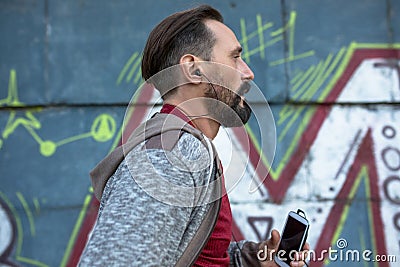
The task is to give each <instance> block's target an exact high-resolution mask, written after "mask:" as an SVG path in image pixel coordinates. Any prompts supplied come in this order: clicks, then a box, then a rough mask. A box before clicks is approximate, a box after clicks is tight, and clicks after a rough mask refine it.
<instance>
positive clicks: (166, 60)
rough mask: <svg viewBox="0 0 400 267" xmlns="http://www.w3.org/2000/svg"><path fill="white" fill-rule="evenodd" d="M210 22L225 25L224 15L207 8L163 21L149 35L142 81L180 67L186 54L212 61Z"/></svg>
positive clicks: (179, 14)
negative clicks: (167, 69) (171, 68)
mask: <svg viewBox="0 0 400 267" xmlns="http://www.w3.org/2000/svg"><path fill="white" fill-rule="evenodd" d="M207 20H215V21H219V22H223V18H222V15H221V14H220V13H219V12H218V11H217V10H215V9H214V8H212V7H210V6H207V5H203V6H200V7H197V8H193V9H189V10H185V11H182V12H178V13H175V14H172V15H171V16H169V17H167V18H165V19H164V20H163V21H161V22H160V23H159V24H158V25H157V26H156V27H155V28H154V29H153V30H152V32H151V33H150V35H149V38H148V39H147V43H146V46H145V48H144V51H143V59H142V76H143V79H144V80H148V79H149V78H150V77H151V76H153V75H155V74H156V73H158V72H159V71H161V70H163V69H165V68H168V67H171V66H174V65H176V64H179V62H180V59H181V57H182V56H183V55H185V54H193V55H195V56H197V57H200V58H202V59H203V60H211V53H212V48H213V47H214V44H215V36H214V34H213V32H212V31H211V30H210V29H209V28H208V27H207V26H206V24H205V21H207Z"/></svg>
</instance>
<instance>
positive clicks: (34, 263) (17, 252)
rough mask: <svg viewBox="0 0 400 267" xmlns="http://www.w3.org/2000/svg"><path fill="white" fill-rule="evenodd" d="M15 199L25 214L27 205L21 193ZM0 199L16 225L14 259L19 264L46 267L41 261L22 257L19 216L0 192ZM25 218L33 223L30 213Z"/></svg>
mask: <svg viewBox="0 0 400 267" xmlns="http://www.w3.org/2000/svg"><path fill="white" fill-rule="evenodd" d="M17 197H18V199H19V200H20V202H21V204H22V206H23V207H24V209H25V212H26V207H25V206H28V204H27V202H26V200H25V198H24V197H23V196H22V194H21V193H17ZM0 198H1V199H2V200H3V201H4V202H5V203H6V204H7V206H8V207H9V209H10V211H11V214H12V216H13V218H14V219H15V224H16V227H17V244H16V250H15V259H16V260H17V261H19V262H22V263H27V264H29V265H32V266H38V267H48V265H47V264H45V263H43V262H41V261H38V260H34V259H31V258H27V257H24V256H22V245H23V242H24V230H23V227H22V220H21V217H20V216H19V214H18V212H17V209H16V208H15V207H14V205H13V204H12V202H11V201H10V200H9V199H8V198H7V196H6V195H5V194H4V193H3V192H1V191H0ZM27 216H28V220H32V221H33V216H32V214H31V213H30V215H28V213H27ZM29 216H31V217H29ZM32 223H33V222H31V221H30V226H31V227H30V228H31V235H32V236H34V231H33V232H32Z"/></svg>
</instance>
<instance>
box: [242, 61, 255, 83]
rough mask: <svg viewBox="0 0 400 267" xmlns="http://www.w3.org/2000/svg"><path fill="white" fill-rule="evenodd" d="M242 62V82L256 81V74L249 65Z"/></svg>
mask: <svg viewBox="0 0 400 267" xmlns="http://www.w3.org/2000/svg"><path fill="white" fill-rule="evenodd" d="M241 60H242V64H241V66H240V68H241V70H240V72H241V73H243V76H242V80H254V73H253V71H252V70H251V69H250V67H249V66H248V65H247V63H246V62H245V61H244V60H243V59H241Z"/></svg>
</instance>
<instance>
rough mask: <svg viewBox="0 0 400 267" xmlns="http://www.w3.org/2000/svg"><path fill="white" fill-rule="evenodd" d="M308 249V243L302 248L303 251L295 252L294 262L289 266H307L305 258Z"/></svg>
mask: <svg viewBox="0 0 400 267" xmlns="http://www.w3.org/2000/svg"><path fill="white" fill-rule="evenodd" d="M309 247H310V245H309V244H308V243H306V244H305V245H304V246H303V249H304V250H302V251H300V252H297V253H296V254H295V255H294V260H293V261H292V262H291V263H290V266H292V267H295V266H296V267H297V266H304V265H307V264H306V259H307V257H308V250H309Z"/></svg>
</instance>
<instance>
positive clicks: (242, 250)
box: [228, 240, 261, 267]
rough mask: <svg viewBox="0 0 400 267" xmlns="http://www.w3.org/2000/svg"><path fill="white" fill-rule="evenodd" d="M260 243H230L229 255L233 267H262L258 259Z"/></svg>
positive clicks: (242, 241)
mask: <svg viewBox="0 0 400 267" xmlns="http://www.w3.org/2000/svg"><path fill="white" fill-rule="evenodd" d="M259 246H260V243H255V242H251V241H246V240H241V241H238V242H236V241H233V242H231V243H230V245H229V248H228V253H229V257H230V264H229V265H230V266H231V267H247V266H255V267H257V266H261V264H260V261H259V260H258V258H257V253H258V252H259Z"/></svg>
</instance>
